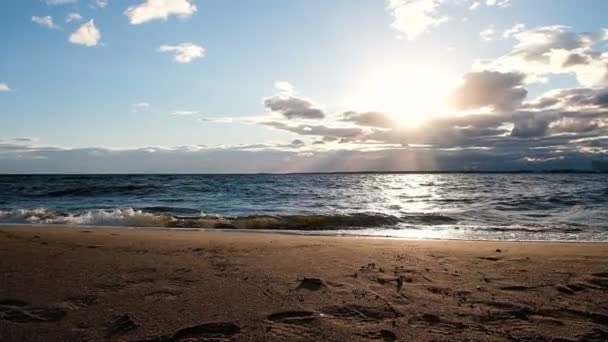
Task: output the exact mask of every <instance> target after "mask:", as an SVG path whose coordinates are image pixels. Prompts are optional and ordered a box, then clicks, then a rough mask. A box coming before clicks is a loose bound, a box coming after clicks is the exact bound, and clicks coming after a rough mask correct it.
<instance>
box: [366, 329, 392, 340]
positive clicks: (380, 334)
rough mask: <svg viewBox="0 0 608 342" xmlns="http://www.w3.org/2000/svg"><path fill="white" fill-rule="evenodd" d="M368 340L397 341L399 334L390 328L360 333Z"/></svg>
mask: <svg viewBox="0 0 608 342" xmlns="http://www.w3.org/2000/svg"><path fill="white" fill-rule="evenodd" d="M358 336H361V337H362V338H364V339H366V340H374V341H385V342H394V341H397V335H395V333H394V332H392V331H390V330H380V331H369V332H366V333H363V334H358Z"/></svg>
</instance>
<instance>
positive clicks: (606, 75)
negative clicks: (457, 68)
mask: <svg viewBox="0 0 608 342" xmlns="http://www.w3.org/2000/svg"><path fill="white" fill-rule="evenodd" d="M503 36H508V37H513V38H514V39H515V40H516V41H517V43H516V44H515V46H514V48H513V50H512V51H511V52H510V53H509V54H507V55H504V56H502V57H499V58H497V59H494V60H489V61H477V63H476V66H475V67H476V68H477V69H478V70H481V69H493V70H498V71H503V72H506V71H518V72H524V73H526V74H527V76H528V82H529V83H530V82H539V81H544V80H545V79H546V76H547V75H552V74H568V73H570V74H574V75H576V78H577V80H578V82H579V84H581V85H583V86H586V87H596V86H602V85H608V51H606V49H605V48H602V45H601V44H598V43H601V42H605V41H606V40H608V39H607V38H608V37H606V36H605V33H604V32H603V31H601V32H585V33H576V32H571V31H570V28H569V27H567V26H560V25H554V26H544V27H537V28H532V29H524V26H523V25H521V24H518V25H516V26H514V27H513V28H511V29H510V30H507V32H505V34H504V35H503ZM598 49H599V50H598Z"/></svg>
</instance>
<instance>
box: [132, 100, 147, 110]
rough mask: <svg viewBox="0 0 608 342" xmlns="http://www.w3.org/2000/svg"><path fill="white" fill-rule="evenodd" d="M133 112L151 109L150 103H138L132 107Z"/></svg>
mask: <svg viewBox="0 0 608 342" xmlns="http://www.w3.org/2000/svg"><path fill="white" fill-rule="evenodd" d="M131 108H132V111H133V112H143V111H146V110H148V109H150V103H148V102H137V103H134V104H132V105H131Z"/></svg>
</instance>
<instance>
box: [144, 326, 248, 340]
mask: <svg viewBox="0 0 608 342" xmlns="http://www.w3.org/2000/svg"><path fill="white" fill-rule="evenodd" d="M240 332H241V328H240V327H239V326H238V325H236V324H234V323H231V322H212V323H203V324H199V325H194V326H191V327H186V328H182V329H179V330H177V331H176V332H174V333H173V334H171V335H162V336H153V337H150V338H147V339H143V340H138V341H134V342H179V341H227V340H230V339H232V338H233V337H234V336H235V335H237V334H238V333H240Z"/></svg>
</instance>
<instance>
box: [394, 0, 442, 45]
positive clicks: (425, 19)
mask: <svg viewBox="0 0 608 342" xmlns="http://www.w3.org/2000/svg"><path fill="white" fill-rule="evenodd" d="M440 3H441V0H389V4H388V10H389V11H390V12H391V15H392V16H393V18H394V21H393V23H392V27H393V28H394V29H396V30H397V31H399V32H401V33H403V34H404V35H405V37H406V38H407V39H409V40H413V39H416V38H417V37H418V36H420V35H421V34H423V33H424V32H426V31H428V30H429V29H431V28H433V27H436V26H439V25H441V24H442V23H444V22H445V21H447V20H448V19H447V17H444V16H440V15H438V13H437V9H438V7H439V5H440Z"/></svg>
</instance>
